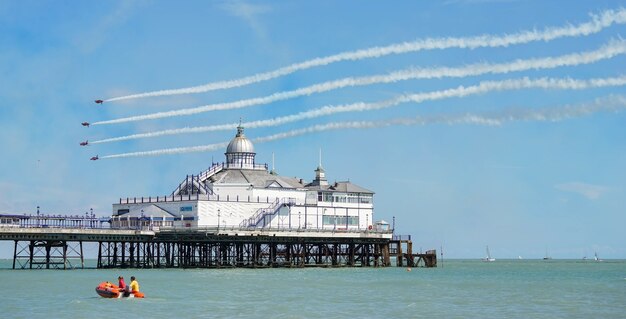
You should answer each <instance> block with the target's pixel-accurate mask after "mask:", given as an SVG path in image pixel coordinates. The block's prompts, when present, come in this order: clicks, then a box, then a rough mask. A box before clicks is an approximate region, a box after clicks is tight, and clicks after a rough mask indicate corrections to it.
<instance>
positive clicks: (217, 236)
mask: <svg viewBox="0 0 626 319" xmlns="http://www.w3.org/2000/svg"><path fill="white" fill-rule="evenodd" d="M0 218H4V221H5V223H4V224H2V225H0V240H7V241H13V242H14V252H13V269H76V268H84V253H83V244H84V243H97V246H98V255H97V266H96V267H97V268H276V267H288V268H292V267H293V268H304V267H390V266H394V265H393V264H392V259H395V266H398V267H436V265H437V263H436V253H435V252H434V251H428V252H426V253H425V254H414V253H412V242H411V240H410V236H399V237H398V236H395V237H393V239H391V240H390V239H389V238H391V236H390V234H391V232H392V231H391V230H386V231H379V230H369V231H365V232H363V231H349V230H319V229H290V228H286V229H285V228H282V229H267V228H263V229H255V228H246V227H205V228H161V229H158V228H151V227H141V228H137V229H114V228H110V227H105V226H104V225H106V224H105V223H104V219H97V218H95V217H93V216H85V217H81V218H82V220H81V218H77V217H76V216H72V217H68V219H70V220H71V221H69V220H68V221H66V220H64V219H63V217H61V216H56V217H54V218H55V223H56V224H58V225H63V226H51V224H50V223H48V222H46V223H45V224H44V223H43V221H44V220H45V218H44V217H42V218H40V223H37V222H35V221H34V219H33V218H32V216H26V215H0ZM7 220H9V221H10V223H8V224H7V223H6V221H7ZM50 220H51V218H48V221H50Z"/></svg>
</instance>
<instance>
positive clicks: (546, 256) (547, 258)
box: [543, 249, 552, 260]
mask: <svg viewBox="0 0 626 319" xmlns="http://www.w3.org/2000/svg"><path fill="white" fill-rule="evenodd" d="M550 259H552V257H550V256H548V250H547V249H546V255H545V256H544V257H543V260H550Z"/></svg>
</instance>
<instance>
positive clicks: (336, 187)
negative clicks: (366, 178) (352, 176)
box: [304, 182, 374, 194]
mask: <svg viewBox="0 0 626 319" xmlns="http://www.w3.org/2000/svg"><path fill="white" fill-rule="evenodd" d="M304 187H306V189H310V190H322V191H329V192H343V193H364V194H374V192H373V191H371V190H369V189H366V188H363V187H361V186H359V185H355V184H352V183H350V182H336V183H335V184H333V185H318V184H316V183H309V184H307V185H305V186H304Z"/></svg>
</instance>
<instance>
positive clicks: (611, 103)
mask: <svg viewBox="0 0 626 319" xmlns="http://www.w3.org/2000/svg"><path fill="white" fill-rule="evenodd" d="M624 109H626V97H624V96H621V95H611V96H608V97H604V98H599V99H596V100H594V101H593V102H590V103H584V104H579V105H574V106H564V107H556V108H543V109H538V110H530V109H527V108H525V109H520V108H517V109H506V110H501V111H499V112H496V113H483V114H472V113H466V114H456V115H450V114H447V115H438V116H430V117H420V116H418V117H413V118H399V119H392V120H384V121H352V122H334V123H327V124H318V125H313V126H310V127H307V128H303V129H297V130H292V131H288V132H282V133H278V134H274V135H269V136H264V137H259V138H256V139H253V140H252V141H253V142H254V143H265V142H270V141H276V140H282V139H286V138H291V137H296V136H300V135H305V134H312V133H318V132H325V131H331V130H342V129H368V128H381V127H388V126H398V125H404V126H413V125H432V124H447V125H459V124H474V125H487V126H497V125H502V124H504V123H505V122H511V121H540V122H543V121H550V122H557V121H562V120H566V119H569V118H574V117H580V116H584V115H590V114H593V113H597V112H602V111H614V112H617V111H622V110H624ZM228 143H229V142H223V143H217V144H209V145H205V146H193V147H179V148H169V149H161V150H154V151H145V152H134V153H123V154H115V155H107V156H103V157H101V159H109V158H124V157H139V156H157V155H168V154H182V153H191V152H205V151H214V150H217V149H221V148H224V147H226V146H227V145H228Z"/></svg>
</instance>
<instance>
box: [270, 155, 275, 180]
mask: <svg viewBox="0 0 626 319" xmlns="http://www.w3.org/2000/svg"><path fill="white" fill-rule="evenodd" d="M270 174H272V175H277V174H276V169H275V168H274V152H272V170H271V171H270Z"/></svg>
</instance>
